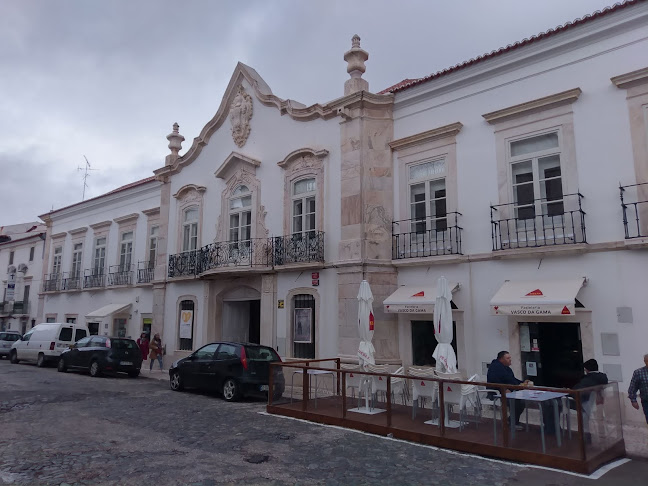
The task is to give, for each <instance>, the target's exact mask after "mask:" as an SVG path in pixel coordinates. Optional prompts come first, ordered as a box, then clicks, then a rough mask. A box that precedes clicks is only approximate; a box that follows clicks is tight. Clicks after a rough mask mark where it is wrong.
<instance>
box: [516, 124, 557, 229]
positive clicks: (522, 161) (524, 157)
mask: <svg viewBox="0 0 648 486" xmlns="http://www.w3.org/2000/svg"><path fill="white" fill-rule="evenodd" d="M560 155H561V153H560V143H559V136H558V132H551V133H546V134H542V135H537V136H533V137H529V138H525V139H522V140H516V141H513V142H511V143H510V145H509V159H510V162H511V182H512V190H513V205H514V213H515V214H514V217H515V218H516V219H517V220H518V222H520V221H522V224H527V223H524V221H525V220H532V219H534V218H536V217H539V218H540V219H541V221H539V223H541V224H542V225H543V226H547V225H552V224H556V223H557V221H556V220H555V219H554V218H555V217H558V218H560V219H562V216H563V214H564V212H565V208H564V203H563V184H562V171H561V166H560Z"/></svg>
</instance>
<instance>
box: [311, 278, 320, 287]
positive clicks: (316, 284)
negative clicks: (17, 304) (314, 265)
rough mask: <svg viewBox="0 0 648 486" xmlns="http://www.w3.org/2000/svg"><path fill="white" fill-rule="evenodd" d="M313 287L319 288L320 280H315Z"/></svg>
mask: <svg viewBox="0 0 648 486" xmlns="http://www.w3.org/2000/svg"><path fill="white" fill-rule="evenodd" d="M312 285H313V287H317V286H319V279H314V280H313V281H312Z"/></svg>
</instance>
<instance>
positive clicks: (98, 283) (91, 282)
mask: <svg viewBox="0 0 648 486" xmlns="http://www.w3.org/2000/svg"><path fill="white" fill-rule="evenodd" d="M105 285H106V274H105V272H104V269H103V268H101V269H98V268H89V269H87V270H85V271H84V272H83V288H84V289H94V288H99V287H104V286H105Z"/></svg>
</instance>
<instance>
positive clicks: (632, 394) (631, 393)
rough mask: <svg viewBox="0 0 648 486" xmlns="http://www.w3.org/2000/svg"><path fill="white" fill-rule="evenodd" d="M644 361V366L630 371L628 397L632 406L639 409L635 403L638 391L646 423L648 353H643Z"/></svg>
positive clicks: (647, 411) (647, 422)
mask: <svg viewBox="0 0 648 486" xmlns="http://www.w3.org/2000/svg"><path fill="white" fill-rule="evenodd" d="M644 363H645V364H646V366H642V367H641V368H639V369H637V370H635V371H634V373H632V380H630V387H629V388H628V398H629V399H630V403H631V404H632V406H633V407H634V408H635V409H637V410H639V404H638V403H637V391H639V396H640V397H641V406H642V407H643V412H644V415H645V416H646V424H648V354H644Z"/></svg>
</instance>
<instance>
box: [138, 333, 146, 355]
mask: <svg viewBox="0 0 648 486" xmlns="http://www.w3.org/2000/svg"><path fill="white" fill-rule="evenodd" d="M137 345H138V346H139V348H140V351H141V352H142V360H143V361H146V360H147V358H148V354H149V340H148V335H147V334H146V333H145V332H143V333H142V335H141V336H140V337H139V339H138V340H137Z"/></svg>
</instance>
